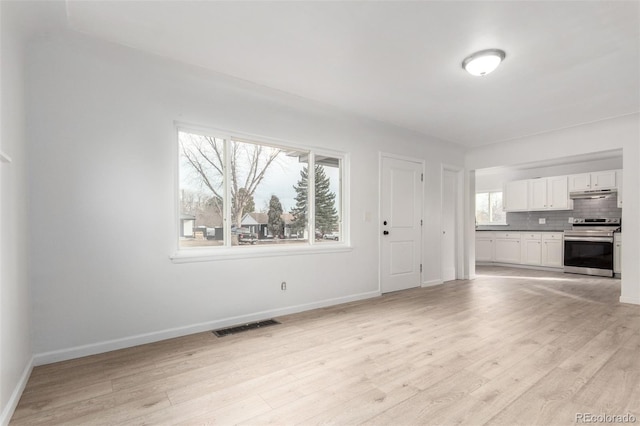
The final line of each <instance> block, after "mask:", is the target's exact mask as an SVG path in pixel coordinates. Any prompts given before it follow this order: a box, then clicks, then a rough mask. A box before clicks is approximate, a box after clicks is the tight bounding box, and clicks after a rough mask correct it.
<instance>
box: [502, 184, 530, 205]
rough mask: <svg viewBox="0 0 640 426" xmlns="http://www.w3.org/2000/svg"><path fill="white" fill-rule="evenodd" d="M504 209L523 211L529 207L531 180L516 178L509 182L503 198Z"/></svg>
mask: <svg viewBox="0 0 640 426" xmlns="http://www.w3.org/2000/svg"><path fill="white" fill-rule="evenodd" d="M502 204H503V207H504V211H507V212H522V211H527V210H528V208H529V181H528V180H516V181H512V182H507V183H506V184H505V186H504V195H503V198H502Z"/></svg>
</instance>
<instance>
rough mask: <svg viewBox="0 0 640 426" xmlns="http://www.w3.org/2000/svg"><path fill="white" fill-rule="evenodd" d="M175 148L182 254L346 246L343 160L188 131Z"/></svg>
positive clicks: (179, 136)
mask: <svg viewBox="0 0 640 426" xmlns="http://www.w3.org/2000/svg"><path fill="white" fill-rule="evenodd" d="M178 145H179V172H178V175H179V209H180V212H179V213H180V215H179V221H180V223H179V226H178V230H179V243H178V247H179V249H189V248H206V247H212V248H215V247H238V248H240V247H252V246H264V247H286V246H290V245H324V246H326V245H331V244H335V243H337V242H341V241H344V234H343V232H344V231H343V223H342V220H343V204H344V203H343V199H342V197H343V188H342V182H343V177H342V174H343V170H344V167H343V161H344V157H343V155H336V154H331V155H326V153H320V152H316V151H312V150H305V149H299V148H291V147H284V146H276V145H273V144H267V143H263V142H259V141H253V140H247V139H243V138H234V137H226V136H223V135H213V134H207V133H206V132H198V131H192V130H186V129H179V130H178ZM309 170H313V171H314V173H309ZM310 224H312V225H313V226H311V225H310Z"/></svg>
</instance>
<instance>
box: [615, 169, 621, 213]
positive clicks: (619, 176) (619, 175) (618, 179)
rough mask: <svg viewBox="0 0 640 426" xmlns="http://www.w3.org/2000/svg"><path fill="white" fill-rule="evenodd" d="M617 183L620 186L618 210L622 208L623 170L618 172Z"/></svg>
mask: <svg viewBox="0 0 640 426" xmlns="http://www.w3.org/2000/svg"><path fill="white" fill-rule="evenodd" d="M616 183H617V184H618V208H619V209H621V208H622V170H616Z"/></svg>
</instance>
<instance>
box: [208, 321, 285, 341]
mask: <svg viewBox="0 0 640 426" xmlns="http://www.w3.org/2000/svg"><path fill="white" fill-rule="evenodd" d="M277 324H280V323H279V322H278V321H276V320H272V319H269V320H264V321H256V322H250V323H249V324H244V325H236V326H235V327H229V328H221V329H219V330H213V334H215V335H216V336H218V337H224V336H228V335H229V334H236V333H242V332H243V331H248V330H255V329H256V328H262V327H268V326H270V325H277Z"/></svg>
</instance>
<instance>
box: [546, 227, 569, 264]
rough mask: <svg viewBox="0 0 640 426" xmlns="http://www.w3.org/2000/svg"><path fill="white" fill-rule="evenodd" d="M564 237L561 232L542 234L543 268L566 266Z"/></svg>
mask: <svg viewBox="0 0 640 426" xmlns="http://www.w3.org/2000/svg"><path fill="white" fill-rule="evenodd" d="M563 238H564V235H563V234H562V233H561V232H553V233H548V234H542V266H549V267H552V268H562V267H563V266H564V243H563Z"/></svg>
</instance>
